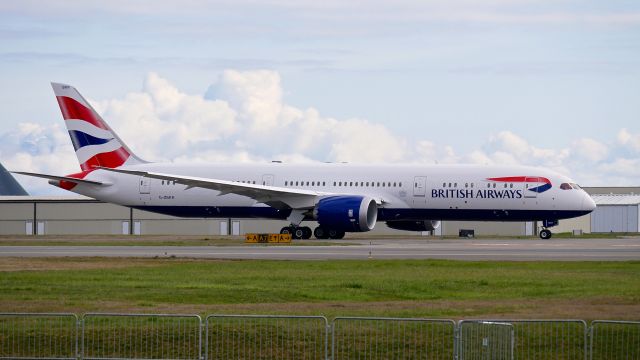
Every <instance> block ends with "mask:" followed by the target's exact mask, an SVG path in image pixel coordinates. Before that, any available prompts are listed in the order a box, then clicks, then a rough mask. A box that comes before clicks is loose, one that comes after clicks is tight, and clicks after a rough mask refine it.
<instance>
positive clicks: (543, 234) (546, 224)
mask: <svg viewBox="0 0 640 360" xmlns="http://www.w3.org/2000/svg"><path fill="white" fill-rule="evenodd" d="M556 225H558V220H543V221H542V230H540V239H542V240H549V239H551V236H552V235H553V233H551V230H549V229H547V228H550V227H552V226H556Z"/></svg>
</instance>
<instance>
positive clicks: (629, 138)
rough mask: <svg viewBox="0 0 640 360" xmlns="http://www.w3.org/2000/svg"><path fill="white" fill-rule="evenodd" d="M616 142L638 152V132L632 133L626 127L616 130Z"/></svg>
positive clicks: (639, 147) (639, 136)
mask: <svg viewBox="0 0 640 360" xmlns="http://www.w3.org/2000/svg"><path fill="white" fill-rule="evenodd" d="M618 143H620V144H621V145H623V146H625V147H627V148H629V149H631V150H633V151H635V152H640V133H638V134H632V133H630V132H629V131H628V130H627V129H621V130H620V132H618Z"/></svg>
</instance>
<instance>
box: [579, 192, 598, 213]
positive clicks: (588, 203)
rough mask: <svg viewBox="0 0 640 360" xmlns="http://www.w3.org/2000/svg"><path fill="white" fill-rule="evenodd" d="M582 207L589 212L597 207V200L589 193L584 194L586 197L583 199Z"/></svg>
mask: <svg viewBox="0 0 640 360" xmlns="http://www.w3.org/2000/svg"><path fill="white" fill-rule="evenodd" d="M582 209H584V210H586V211H589V212H591V211H593V210H595V209H596V202H595V201H593V199H592V198H591V196H589V194H587V193H585V194H584V199H583V200H582Z"/></svg>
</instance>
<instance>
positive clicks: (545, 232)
mask: <svg viewBox="0 0 640 360" xmlns="http://www.w3.org/2000/svg"><path fill="white" fill-rule="evenodd" d="M551 235H553V233H551V230H549V229H542V230H540V239H542V240H548V239H551Z"/></svg>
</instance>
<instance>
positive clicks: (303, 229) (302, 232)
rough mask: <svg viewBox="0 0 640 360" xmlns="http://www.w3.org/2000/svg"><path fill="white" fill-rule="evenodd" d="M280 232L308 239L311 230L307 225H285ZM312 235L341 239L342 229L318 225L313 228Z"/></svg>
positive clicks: (318, 237)
mask: <svg viewBox="0 0 640 360" xmlns="http://www.w3.org/2000/svg"><path fill="white" fill-rule="evenodd" d="M280 234H291V237H292V238H294V239H305V240H306V239H310V238H311V235H312V232H311V228H310V227H308V226H285V227H283V228H282V229H281V230H280ZM313 235H314V236H315V237H316V239H342V238H343V237H344V231H340V230H334V229H326V228H323V227H321V226H318V227H317V228H315V230H313Z"/></svg>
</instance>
